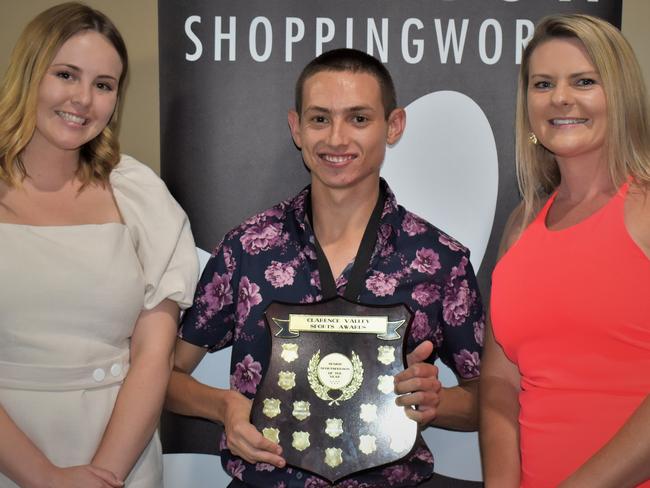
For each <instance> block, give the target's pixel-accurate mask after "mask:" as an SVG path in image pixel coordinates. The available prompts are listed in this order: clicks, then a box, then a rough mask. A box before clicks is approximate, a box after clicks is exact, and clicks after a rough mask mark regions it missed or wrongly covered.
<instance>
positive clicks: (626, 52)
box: [516, 14, 650, 223]
mask: <svg viewBox="0 0 650 488" xmlns="http://www.w3.org/2000/svg"><path fill="white" fill-rule="evenodd" d="M557 38H560V39H562V38H564V39H566V38H568V39H577V40H579V41H580V42H581V43H582V45H583V46H584V47H585V49H586V51H587V53H588V54H589V57H590V58H591V62H592V63H593V65H594V67H595V68H596V70H597V71H598V73H599V74H600V77H601V80H602V84H603V90H604V92H605V97H606V99H607V139H606V141H607V154H608V158H609V159H608V160H609V170H610V175H611V178H612V182H613V183H614V185H616V187H618V186H619V185H621V184H622V183H623V182H624V181H625V180H626V179H627V178H629V177H632V178H633V179H634V180H635V182H636V183H637V184H640V185H644V186H648V185H650V132H649V129H650V123H649V121H648V101H647V95H646V88H645V84H644V82H643V76H642V74H641V68H640V67H639V63H638V62H637V60H636V57H635V56H634V51H633V50H632V47H631V46H630V44H629V43H628V42H627V41H626V40H625V38H624V37H623V35H622V34H621V32H620V31H619V30H618V29H617V28H616V27H614V26H613V25H611V24H609V23H608V22H606V21H604V20H602V19H599V18H597V17H592V16H589V15H581V14H568V15H551V16H548V17H545V18H543V19H542V20H541V21H540V22H539V23H538V25H537V27H536V28H535V33H534V34H533V38H532V39H531V41H530V42H529V43H528V46H527V47H526V49H525V51H524V53H523V57H522V61H521V69H520V71H519V89H518V93H517V112H516V158H517V161H516V163H517V179H518V181H519V189H520V191H521V195H522V197H523V200H524V219H523V220H524V223H526V222H529V221H530V219H531V218H532V216H533V215H534V213H535V211H536V209H537V208H539V205H540V203H541V200H543V199H544V198H545V197H546V196H547V195H548V194H550V193H551V192H552V191H554V190H555V189H556V188H557V186H558V185H559V184H560V170H559V167H558V165H557V163H556V161H555V157H554V155H553V154H552V153H551V152H550V151H548V150H547V149H546V148H545V147H543V145H542V144H532V143H531V142H530V140H529V136H530V134H531V127H530V122H529V119H528V105H527V98H528V76H529V70H530V58H531V55H532V53H533V51H535V49H536V48H537V47H538V46H539V45H540V44H542V43H544V42H545V41H548V40H550V39H557Z"/></svg>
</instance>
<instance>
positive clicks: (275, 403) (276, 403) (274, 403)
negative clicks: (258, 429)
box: [262, 398, 280, 419]
mask: <svg viewBox="0 0 650 488" xmlns="http://www.w3.org/2000/svg"><path fill="white" fill-rule="evenodd" d="M262 413H263V414H264V415H266V416H267V417H268V418H270V419H272V418H273V417H277V416H278V415H280V400H278V399H277V398H265V399H264V408H263V409H262Z"/></svg>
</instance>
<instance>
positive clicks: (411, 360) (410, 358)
mask: <svg viewBox="0 0 650 488" xmlns="http://www.w3.org/2000/svg"><path fill="white" fill-rule="evenodd" d="M432 352H433V342H431V341H424V342H423V343H422V344H420V345H418V347H416V348H415V349H413V350H412V351H411V352H410V353H409V354H408V355H407V356H406V365H407V366H411V365H413V364H415V363H421V362H422V361H426V359H427V358H428V357H429V356H431V353H432Z"/></svg>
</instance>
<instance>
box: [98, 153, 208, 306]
mask: <svg viewBox="0 0 650 488" xmlns="http://www.w3.org/2000/svg"><path fill="white" fill-rule="evenodd" d="M110 183H111V186H112V188H113V194H114V195H115V200H116V202H117V206H118V208H119V210H120V213H121V214H122V218H123V219H124V223H125V224H126V226H127V228H128V230H129V233H130V234H131V239H132V240H133V245H134V247H135V250H136V253H137V255H138V258H139V260H140V264H141V265H142V271H143V275H144V279H145V290H144V308H145V309H147V310H150V309H152V308H154V307H155V306H156V305H158V304H159V303H160V302H161V301H163V300H164V299H165V298H169V299H170V300H173V301H175V302H177V303H178V305H179V307H180V308H182V309H186V308H188V307H189V306H190V305H191V304H192V298H193V296H194V288H195V287H196V282H197V279H198V258H197V254H196V248H195V245H194V238H193V237H192V232H191V230H190V224H189V221H188V219H187V215H186V214H185V212H184V211H183V209H182V208H181V207H180V205H179V204H178V203H177V202H176V200H174V198H173V197H172V196H171V194H170V193H169V191H168V190H167V187H166V186H165V184H164V183H163V181H162V180H161V179H160V178H159V177H158V176H157V175H156V174H155V173H154V172H153V171H152V170H151V169H149V168H148V167H147V166H145V165H144V164H142V163H140V162H138V161H136V160H135V159H133V158H132V157H130V156H126V155H122V158H121V160H120V162H119V163H118V165H117V166H116V167H115V168H114V169H113V171H111V175H110Z"/></svg>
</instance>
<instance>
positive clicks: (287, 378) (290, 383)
mask: <svg viewBox="0 0 650 488" xmlns="http://www.w3.org/2000/svg"><path fill="white" fill-rule="evenodd" d="M278 386H279V387H280V388H282V389H283V390H290V389H291V388H293V387H294V386H296V373H294V372H293V371H280V372H279V373H278Z"/></svg>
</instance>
